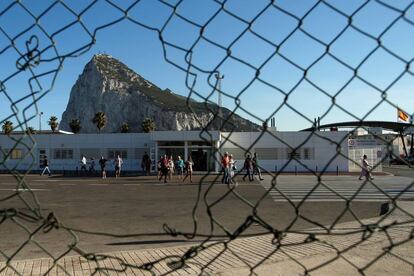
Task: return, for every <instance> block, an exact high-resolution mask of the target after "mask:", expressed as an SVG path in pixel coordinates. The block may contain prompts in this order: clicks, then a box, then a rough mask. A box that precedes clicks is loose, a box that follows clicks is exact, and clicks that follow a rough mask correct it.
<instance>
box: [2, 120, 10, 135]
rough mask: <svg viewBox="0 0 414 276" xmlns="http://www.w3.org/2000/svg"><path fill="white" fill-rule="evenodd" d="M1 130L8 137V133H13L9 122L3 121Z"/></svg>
mask: <svg viewBox="0 0 414 276" xmlns="http://www.w3.org/2000/svg"><path fill="white" fill-rule="evenodd" d="M1 128H2V129H3V132H4V134H6V135H10V133H11V132H12V131H13V123H12V122H10V121H5V122H4V123H3V125H2V126H1Z"/></svg>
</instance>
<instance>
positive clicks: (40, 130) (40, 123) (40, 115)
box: [39, 112, 43, 133]
mask: <svg viewBox="0 0 414 276" xmlns="http://www.w3.org/2000/svg"><path fill="white" fill-rule="evenodd" d="M42 115H43V112H40V113H39V133H40V132H42Z"/></svg>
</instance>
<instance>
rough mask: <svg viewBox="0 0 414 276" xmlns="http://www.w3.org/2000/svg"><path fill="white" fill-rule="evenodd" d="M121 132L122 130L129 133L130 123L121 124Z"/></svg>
mask: <svg viewBox="0 0 414 276" xmlns="http://www.w3.org/2000/svg"><path fill="white" fill-rule="evenodd" d="M121 132H122V133H127V132H129V125H128V123H123V124H122V125H121Z"/></svg>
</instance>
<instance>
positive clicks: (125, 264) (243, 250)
mask: <svg viewBox="0 0 414 276" xmlns="http://www.w3.org/2000/svg"><path fill="white" fill-rule="evenodd" d="M399 206H401V207H402V208H403V209H404V210H407V211H408V213H410V214H413V213H414V212H413V211H414V202H413V201H404V202H400V203H399ZM378 219H379V218H373V219H369V220H364V224H370V223H376V222H377V221H378ZM397 221H398V222H408V223H406V224H402V225H400V226H399V227H390V228H388V229H387V231H386V232H383V231H374V232H373V233H372V235H367V236H366V237H367V239H366V240H364V241H363V242H361V240H362V236H363V235H362V233H361V232H357V233H354V234H350V232H352V231H353V230H357V229H358V228H359V224H358V223H356V222H351V223H342V224H340V225H338V227H336V230H334V231H332V233H334V235H325V234H323V231H322V230H321V229H312V232H314V233H315V238H316V239H315V240H313V239H312V237H310V236H309V235H307V234H306V235H305V234H300V233H297V234H292V233H291V234H287V235H286V236H285V237H284V238H283V240H282V246H281V247H280V248H279V249H277V246H276V245H275V244H272V240H273V235H262V236H257V237H249V238H242V239H236V240H233V241H231V242H229V243H228V244H227V249H226V245H225V244H224V243H223V242H210V243H209V244H207V245H206V247H207V248H206V249H204V250H201V251H199V252H198V254H196V255H195V256H194V257H193V258H191V259H190V260H188V261H187V262H186V264H185V266H184V267H183V268H180V269H176V268H177V265H179V263H177V261H178V260H179V257H180V256H183V255H184V254H185V253H186V252H187V251H188V250H189V249H190V248H191V246H179V247H166V248H158V249H147V250H137V251H122V252H112V253H108V254H104V255H105V256H106V257H102V258H98V259H97V260H89V261H88V260H86V259H85V258H83V257H80V256H68V257H65V258H62V259H60V260H59V261H58V262H57V264H55V265H54V266H53V260H52V259H46V258H45V259H35V260H24V261H12V262H11V263H10V264H9V267H8V268H7V269H6V270H5V271H3V273H1V275H19V274H23V275H44V274H45V273H46V272H47V271H48V270H49V269H50V268H51V267H52V266H53V268H52V269H51V270H50V271H49V273H48V275H91V274H93V273H94V272H95V271H96V275H151V273H150V272H149V271H146V270H145V269H148V270H150V271H151V272H153V273H154V274H155V275H162V274H170V275H200V274H202V275H249V274H250V272H251V270H250V269H251V268H253V267H256V266H257V267H256V268H255V269H254V272H255V273H257V274H258V275H292V274H293V275H302V274H304V272H305V268H307V269H310V268H312V267H316V266H319V265H321V268H320V269H319V270H316V271H315V272H311V274H312V275H326V274H331V275H332V274H334V273H335V274H337V275H349V274H356V273H358V270H357V269H356V268H355V267H353V266H352V265H351V264H350V263H353V264H355V266H358V267H360V268H363V267H364V266H366V265H367V264H368V263H369V262H370V261H372V260H374V259H375V258H376V257H377V256H380V255H381V254H383V252H384V248H386V247H387V246H390V244H391V242H392V243H393V244H398V243H399V242H401V241H405V240H410V239H411V240H410V241H409V242H407V243H404V244H402V245H401V246H396V247H394V248H393V249H392V250H391V251H390V253H391V254H386V255H385V256H383V257H382V258H381V259H380V260H379V261H376V262H374V265H373V266H371V267H369V268H368V269H366V270H364V271H365V272H366V273H367V274H371V275H381V274H382V275H389V274H390V273H391V272H394V273H395V272H398V275H413V274H414V269H413V266H412V265H410V264H409V263H410V262H411V264H413V263H414V242H413V240H412V239H413V227H414V224H413V223H412V221H413V219H412V217H410V216H407V215H405V214H404V213H402V212H394V213H393V215H392V216H390V217H389V218H387V219H386V220H385V221H383V222H382V223H381V225H389V224H390V223H393V222H397ZM359 229H360V228H359ZM308 232H309V231H308ZM366 234H369V231H367V232H366ZM309 238H311V239H309ZM307 239H308V241H307V242H305V241H306V240H307ZM359 242H361V243H360V244H359V245H358V246H355V245H356V244H357V243H359ZM348 249H349V250H348ZM340 251H345V253H343V254H341V255H340V256H341V257H339V258H338V253H337V252H340ZM159 260H161V261H159ZM332 260H334V262H330V263H329V265H323V264H325V263H327V262H329V261H332ZM403 260H405V261H403ZM157 261H159V262H157ZM152 262H155V263H154V265H153V267H151V266H146V267H144V266H143V265H144V264H146V263H147V264H148V263H152ZM4 266H5V263H0V269H1V268H3V267H4ZM202 268H204V269H202Z"/></svg>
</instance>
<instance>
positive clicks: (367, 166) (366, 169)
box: [358, 154, 374, 180]
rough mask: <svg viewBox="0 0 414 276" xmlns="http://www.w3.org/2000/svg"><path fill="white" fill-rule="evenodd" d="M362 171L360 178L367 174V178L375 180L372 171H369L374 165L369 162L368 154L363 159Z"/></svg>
mask: <svg viewBox="0 0 414 276" xmlns="http://www.w3.org/2000/svg"><path fill="white" fill-rule="evenodd" d="M361 167H362V168H361V173H360V174H359V178H358V179H359V180H362V177H364V176H365V178H366V179H369V180H373V179H374V178H373V177H372V175H371V172H370V171H369V170H370V168H371V169H372V166H371V165H370V164H369V163H368V156H366V155H365V154H364V156H363V157H362V161H361Z"/></svg>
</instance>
